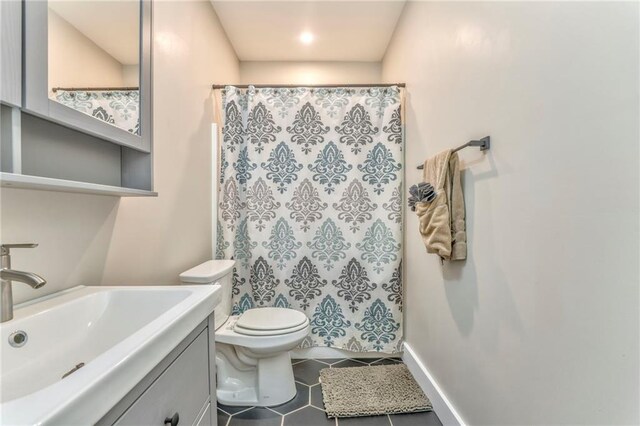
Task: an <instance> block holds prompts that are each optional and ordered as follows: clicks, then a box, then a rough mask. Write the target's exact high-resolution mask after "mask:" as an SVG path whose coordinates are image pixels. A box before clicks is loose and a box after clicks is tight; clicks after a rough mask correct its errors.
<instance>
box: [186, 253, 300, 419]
mask: <svg viewBox="0 0 640 426" xmlns="http://www.w3.org/2000/svg"><path fill="white" fill-rule="evenodd" d="M234 264H235V261H233V260H209V261H207V262H205V263H203V264H201V265H198V266H196V267H194V268H192V269H189V270H188V271H186V272H183V273H182V274H180V280H181V281H182V283H184V284H190V285H194V284H211V285H213V284H220V286H221V287H222V301H221V302H220V304H219V305H218V306H217V307H216V309H215V314H214V315H215V316H214V318H215V327H216V332H215V336H216V337H215V340H216V374H217V386H216V396H217V398H218V402H220V403H222V404H225V405H246V406H258V407H269V406H274V405H280V404H283V403H285V402H287V401H289V400H291V399H293V398H294V397H295V396H296V386H295V382H294V378H293V368H292V367H291V358H290V354H289V351H290V350H292V349H293V348H295V347H296V346H298V345H299V344H300V342H302V340H304V338H305V337H306V336H307V334H309V319H308V318H307V316H306V315H305V314H303V313H302V312H298V311H296V310H294V309H288V308H253V309H249V310H247V311H245V312H244V313H243V314H240V315H231V296H232V281H231V277H232V272H233V266H234Z"/></svg>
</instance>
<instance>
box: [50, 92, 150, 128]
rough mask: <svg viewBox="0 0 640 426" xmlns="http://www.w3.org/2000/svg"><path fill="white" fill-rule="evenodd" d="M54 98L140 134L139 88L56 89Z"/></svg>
mask: <svg viewBox="0 0 640 426" xmlns="http://www.w3.org/2000/svg"><path fill="white" fill-rule="evenodd" d="M54 99H55V100H56V101H58V102H60V103H61V104H63V105H66V106H68V107H70V108H73V109H75V110H78V111H80V112H82V113H85V114H88V115H90V116H92V117H95V118H97V119H99V120H102V121H105V122H107V123H109V124H113V125H114V126H117V127H119V128H121V129H125V130H127V131H128V132H131V133H133V134H134V135H139V134H140V92H139V91H138V90H56V91H55V93H54Z"/></svg>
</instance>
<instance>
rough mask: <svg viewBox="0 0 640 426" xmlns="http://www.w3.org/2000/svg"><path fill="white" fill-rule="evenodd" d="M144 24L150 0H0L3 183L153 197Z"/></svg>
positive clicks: (148, 37) (148, 49) (148, 21)
mask: <svg viewBox="0 0 640 426" xmlns="http://www.w3.org/2000/svg"><path fill="white" fill-rule="evenodd" d="M114 17H118V18H114ZM112 19H121V22H120V23H119V26H118V28H119V37H118V38H114V37H110V36H109V33H108V32H105V31H102V30H101V28H104V26H105V25H110V23H111V22H112ZM152 26H153V1H152V0H118V1H106V2H105V1H101V0H84V1H81V2H70V1H60V0H0V41H1V46H2V47H1V51H0V53H1V56H0V104H1V105H0V135H1V137H0V160H1V161H0V184H1V185H2V186H4V187H10V188H25V189H39V190H50V191H61V192H80V193H89V194H101V195H111V196H119V197H123V196H127V197H129V196H133V197H148V196H156V195H157V193H156V192H154V190H153V189H154V183H153V113H152V106H153V99H152V92H153V90H152V86H153V85H152V70H151V66H152V45H153V41H152V35H153V28H152ZM122 34H126V36H124V35H122ZM123 37H124V38H123ZM114 40H115V41H114ZM123 40H124V41H123Z"/></svg>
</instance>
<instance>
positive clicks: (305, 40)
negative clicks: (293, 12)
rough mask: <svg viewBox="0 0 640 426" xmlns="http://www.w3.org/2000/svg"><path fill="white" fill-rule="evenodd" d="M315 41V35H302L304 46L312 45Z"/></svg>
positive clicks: (307, 33)
mask: <svg viewBox="0 0 640 426" xmlns="http://www.w3.org/2000/svg"><path fill="white" fill-rule="evenodd" d="M314 39H315V37H314V35H313V34H312V33H310V32H309V31H304V32H303V33H302V34H300V43H302V44H311V43H313V40H314Z"/></svg>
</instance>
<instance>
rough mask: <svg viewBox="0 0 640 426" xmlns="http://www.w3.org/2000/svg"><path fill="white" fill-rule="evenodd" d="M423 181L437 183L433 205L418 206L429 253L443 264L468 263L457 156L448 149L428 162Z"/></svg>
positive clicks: (430, 203) (422, 232)
mask: <svg viewBox="0 0 640 426" xmlns="http://www.w3.org/2000/svg"><path fill="white" fill-rule="evenodd" d="M423 180H424V181H425V182H432V183H435V187H436V193H437V195H436V197H435V199H434V200H433V201H431V202H417V203H416V214H417V215H418V217H419V219H420V233H421V234H422V240H423V242H424V245H425V247H426V248H427V252H428V253H436V254H437V255H438V256H440V258H441V259H444V260H464V259H466V257H467V234H466V231H465V228H466V224H465V218H464V195H463V194H462V184H461V182H460V167H459V159H458V154H456V153H455V152H453V151H452V150H450V149H449V150H447V151H443V152H441V153H439V154H437V155H435V156H434V157H432V158H429V159H428V160H426V161H425V162H424V174H423Z"/></svg>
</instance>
